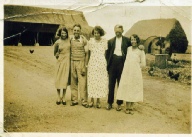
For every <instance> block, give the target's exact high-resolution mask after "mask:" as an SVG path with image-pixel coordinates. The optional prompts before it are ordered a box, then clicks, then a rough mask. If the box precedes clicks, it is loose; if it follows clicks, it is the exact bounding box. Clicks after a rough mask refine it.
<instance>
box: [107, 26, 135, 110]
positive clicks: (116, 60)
mask: <svg viewBox="0 0 192 137" xmlns="http://www.w3.org/2000/svg"><path fill="white" fill-rule="evenodd" d="M114 31H115V35H116V36H115V37H114V38H112V39H110V40H109V41H108V49H107V51H106V60H107V71H108V74H109V94H108V101H107V102H108V105H107V108H106V109H107V110H110V109H111V108H112V104H113V102H114V89H115V84H116V80H117V84H118V85H119V81H120V78H121V73H122V70H123V66H124V62H125V58H126V55H127V48H128V47H129V46H131V42H130V40H129V38H127V37H124V36H122V33H123V26H122V25H116V26H115V27H114ZM122 103H123V101H122V100H117V105H118V106H117V108H116V110H117V111H120V110H121V104H122Z"/></svg>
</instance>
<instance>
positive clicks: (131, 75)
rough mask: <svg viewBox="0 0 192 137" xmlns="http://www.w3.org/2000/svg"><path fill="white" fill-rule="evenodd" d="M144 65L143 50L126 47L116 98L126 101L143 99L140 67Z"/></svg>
mask: <svg viewBox="0 0 192 137" xmlns="http://www.w3.org/2000/svg"><path fill="white" fill-rule="evenodd" d="M145 65H146V60H145V53H144V51H143V50H139V49H135V50H132V46H130V47H129V48H128V51H127V56H126V60H125V64H124V68H123V72H122V74H121V80H120V83H119V87H118V90H117V96H116V99H119V100H124V101H127V102H139V101H140V102H142V101H143V79H142V73H141V67H143V66H145Z"/></svg>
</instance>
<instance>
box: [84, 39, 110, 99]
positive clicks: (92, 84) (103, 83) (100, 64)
mask: <svg viewBox="0 0 192 137" xmlns="http://www.w3.org/2000/svg"><path fill="white" fill-rule="evenodd" d="M88 47H89V50H90V51H91V55H90V59H89V63H88V77H87V86H88V87H87V89H88V90H87V91H88V97H92V98H101V97H106V96H107V93H108V74H107V69H106V68H107V67H106V66H107V62H106V59H105V50H107V40H106V39H104V38H102V39H101V40H100V41H96V40H95V39H93V38H92V39H90V41H89V42H88Z"/></svg>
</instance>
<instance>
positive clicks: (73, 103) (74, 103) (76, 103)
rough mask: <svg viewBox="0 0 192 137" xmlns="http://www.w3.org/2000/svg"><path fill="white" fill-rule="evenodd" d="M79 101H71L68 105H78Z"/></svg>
mask: <svg viewBox="0 0 192 137" xmlns="http://www.w3.org/2000/svg"><path fill="white" fill-rule="evenodd" d="M78 104H79V103H78V102H71V104H70V106H75V105H78Z"/></svg>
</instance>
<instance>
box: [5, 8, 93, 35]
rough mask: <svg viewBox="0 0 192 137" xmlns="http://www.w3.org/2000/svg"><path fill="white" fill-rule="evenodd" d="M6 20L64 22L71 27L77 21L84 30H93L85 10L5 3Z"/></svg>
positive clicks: (63, 23) (46, 22) (86, 31)
mask: <svg viewBox="0 0 192 137" xmlns="http://www.w3.org/2000/svg"><path fill="white" fill-rule="evenodd" d="M4 20H5V21H11V22H25V23H27V22H28V23H44V24H57V25H61V24H62V25H65V26H66V27H67V28H70V29H71V28H72V26H73V25H74V24H75V23H79V24H81V26H82V32H85V33H89V32H90V31H91V30H92V27H90V26H88V23H87V21H86V19H85V17H84V15H83V12H80V11H73V10H59V9H49V8H40V7H31V6H15V5H5V6H4Z"/></svg>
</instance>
